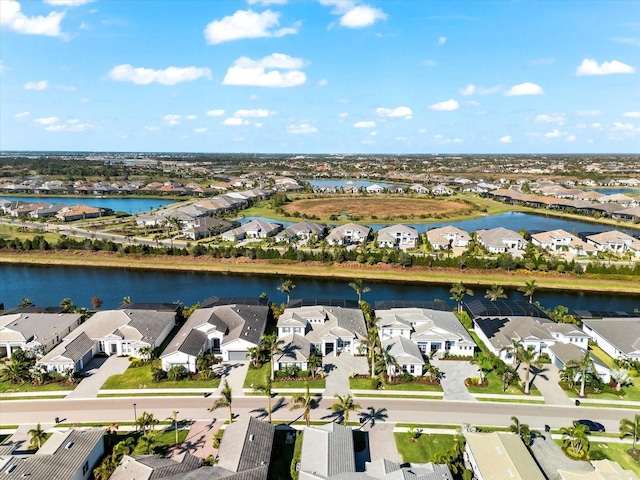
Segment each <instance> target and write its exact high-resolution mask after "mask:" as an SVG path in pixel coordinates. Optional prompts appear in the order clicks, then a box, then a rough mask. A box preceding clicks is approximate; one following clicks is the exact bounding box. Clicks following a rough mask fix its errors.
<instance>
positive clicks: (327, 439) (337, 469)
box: [300, 423, 356, 478]
mask: <svg viewBox="0 0 640 480" xmlns="http://www.w3.org/2000/svg"><path fill="white" fill-rule="evenodd" d="M355 471H356V460H355V450H354V446H353V431H352V430H351V428H349V427H343V426H342V425H338V424H337V423H329V424H327V425H322V426H318V427H316V426H313V427H306V428H305V429H304V434H303V437H302V455H301V458H300V478H328V477H330V476H331V475H336V474H339V473H352V472H355ZM303 473H306V474H308V475H306V476H303Z"/></svg>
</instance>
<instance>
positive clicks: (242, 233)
mask: <svg viewBox="0 0 640 480" xmlns="http://www.w3.org/2000/svg"><path fill="white" fill-rule="evenodd" d="M281 228H282V225H280V224H279V223H270V222H263V221H262V220H252V221H250V222H248V223H245V224H244V225H242V226H240V227H238V228H234V229H233V230H228V231H226V232H224V233H222V235H220V237H221V238H222V239H223V240H225V241H228V242H234V241H237V240H244V239H262V238H267V237H271V236H273V235H275V234H276V233H278V232H279V231H280V229H281Z"/></svg>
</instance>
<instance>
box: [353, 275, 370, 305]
mask: <svg viewBox="0 0 640 480" xmlns="http://www.w3.org/2000/svg"><path fill="white" fill-rule="evenodd" d="M349 286H350V287H351V288H353V289H354V290H355V291H356V293H357V294H358V303H360V302H361V301H362V295H363V294H364V293H367V292H370V291H371V289H370V288H369V287H364V286H363V285H362V279H361V278H356V279H354V280H353V282H349Z"/></svg>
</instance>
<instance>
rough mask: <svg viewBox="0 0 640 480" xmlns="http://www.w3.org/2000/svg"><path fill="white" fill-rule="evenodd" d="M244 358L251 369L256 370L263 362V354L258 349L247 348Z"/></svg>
mask: <svg viewBox="0 0 640 480" xmlns="http://www.w3.org/2000/svg"><path fill="white" fill-rule="evenodd" d="M246 357H247V358H248V359H249V362H250V363H251V366H252V367H253V368H258V367H259V366H260V365H261V364H262V362H263V361H264V352H263V350H262V349H260V347H249V348H247V354H246Z"/></svg>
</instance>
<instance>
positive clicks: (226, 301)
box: [200, 297, 269, 308]
mask: <svg viewBox="0 0 640 480" xmlns="http://www.w3.org/2000/svg"><path fill="white" fill-rule="evenodd" d="M236 304H238V305H254V306H264V307H267V306H269V299H268V298H267V297H209V298H207V299H205V300H203V301H202V303H201V304H200V308H210V307H216V306H219V305H236Z"/></svg>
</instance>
